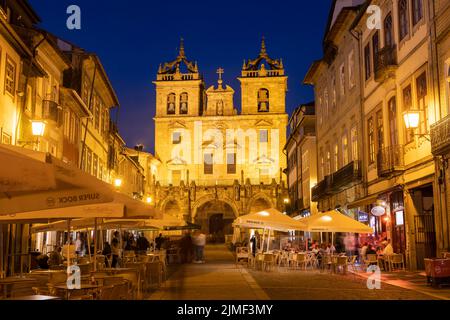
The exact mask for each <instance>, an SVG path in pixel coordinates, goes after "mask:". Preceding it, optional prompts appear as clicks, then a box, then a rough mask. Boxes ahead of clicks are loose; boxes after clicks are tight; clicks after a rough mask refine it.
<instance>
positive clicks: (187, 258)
mask: <svg viewBox="0 0 450 320" xmlns="http://www.w3.org/2000/svg"><path fill="white" fill-rule="evenodd" d="M181 260H182V261H181V262H182V263H191V262H192V237H191V234H190V232H187V233H186V234H185V235H184V237H183V238H182V239H181Z"/></svg>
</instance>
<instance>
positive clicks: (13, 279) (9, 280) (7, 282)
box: [0, 277, 36, 298]
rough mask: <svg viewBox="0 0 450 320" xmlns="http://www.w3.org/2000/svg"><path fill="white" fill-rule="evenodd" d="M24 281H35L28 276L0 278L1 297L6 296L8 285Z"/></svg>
mask: <svg viewBox="0 0 450 320" xmlns="http://www.w3.org/2000/svg"><path fill="white" fill-rule="evenodd" d="M25 282H36V280H34V279H30V278H20V277H9V278H4V279H0V287H1V288H2V292H3V297H4V298H7V297H8V291H9V290H8V288H9V287H10V286H13V285H14V284H18V283H25Z"/></svg>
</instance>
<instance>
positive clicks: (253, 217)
mask: <svg viewBox="0 0 450 320" xmlns="http://www.w3.org/2000/svg"><path fill="white" fill-rule="evenodd" d="M233 226H235V227H240V228H254V229H270V230H276V231H284V232H287V231H295V230H300V231H301V230H305V227H306V226H305V224H304V223H303V222H301V221H297V220H294V219H292V218H291V217H289V216H288V215H286V214H283V213H281V212H280V211H278V210H277V209H274V208H270V209H266V210H263V211H259V212H256V213H251V214H247V215H244V216H240V217H238V218H237V219H236V220H234V222H233Z"/></svg>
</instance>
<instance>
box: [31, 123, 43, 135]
mask: <svg viewBox="0 0 450 320" xmlns="http://www.w3.org/2000/svg"><path fill="white" fill-rule="evenodd" d="M31 132H32V134H33V136H35V137H43V136H44V133H45V122H44V121H40V120H31Z"/></svg>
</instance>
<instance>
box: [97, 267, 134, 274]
mask: <svg viewBox="0 0 450 320" xmlns="http://www.w3.org/2000/svg"><path fill="white" fill-rule="evenodd" d="M98 271H99V272H106V273H111V274H116V273H126V272H131V271H136V269H134V268H103V269H101V270H98Z"/></svg>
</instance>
